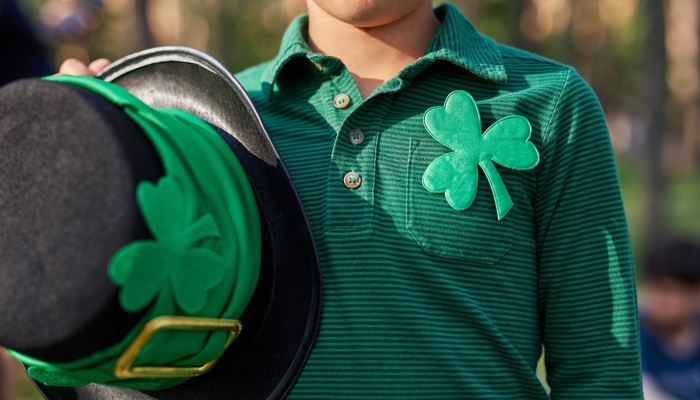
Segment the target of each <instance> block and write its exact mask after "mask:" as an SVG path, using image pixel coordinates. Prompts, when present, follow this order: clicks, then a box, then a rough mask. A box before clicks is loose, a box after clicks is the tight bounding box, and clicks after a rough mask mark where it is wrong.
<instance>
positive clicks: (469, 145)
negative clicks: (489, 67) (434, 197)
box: [423, 90, 540, 220]
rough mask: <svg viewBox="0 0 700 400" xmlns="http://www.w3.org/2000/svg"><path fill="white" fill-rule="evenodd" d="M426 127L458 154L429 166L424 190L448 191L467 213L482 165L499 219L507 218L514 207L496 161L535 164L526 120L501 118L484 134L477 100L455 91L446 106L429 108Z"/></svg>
mask: <svg viewBox="0 0 700 400" xmlns="http://www.w3.org/2000/svg"><path fill="white" fill-rule="evenodd" d="M423 123H424V124H425V128H426V129H427V130H428V133H430V135H431V136H433V137H434V138H435V139H436V140H437V141H439V142H440V143H442V144H443V145H445V146H447V147H449V148H450V149H452V150H454V151H453V152H450V153H447V154H445V155H442V156H440V157H439V158H437V159H436V160H434V161H433V162H432V163H431V164H430V165H429V166H428V168H427V169H426V170H425V173H424V174H423V186H424V187H425V188H426V189H427V190H428V191H430V192H432V193H443V192H444V193H445V198H446V199H447V202H448V203H449V205H450V206H452V208H454V209H455V210H458V211H462V210H466V209H467V208H469V207H470V206H471V205H472V203H473V202H474V198H475V196H476V190H477V186H478V181H479V175H478V169H477V165H478V166H479V167H481V169H482V170H483V171H484V174H485V175H486V178H487V179H488V181H489V184H490V185H491V190H492V192H493V197H494V200H495V202H496V211H497V213H498V219H499V220H500V219H503V218H504V217H505V216H506V214H508V211H510V209H511V207H513V200H512V199H511V198H510V195H509V194H508V189H507V188H506V185H505V184H504V183H503V179H502V178H501V175H500V174H499V173H498V170H497V169H496V166H495V165H494V164H493V163H494V162H496V163H498V164H500V165H502V166H504V167H507V168H511V169H516V170H529V169H532V168H535V166H537V164H538V163H539V160H540V156H539V153H538V152H537V148H536V147H535V145H534V144H532V143H531V142H529V139H530V134H531V132H532V129H531V127H530V123H529V122H528V121H527V119H525V118H524V117H521V116H509V117H505V118H501V119H499V120H498V121H496V122H495V123H494V124H493V125H491V126H490V127H489V128H488V129H487V130H486V132H484V134H483V135H482V134H481V117H480V116H479V109H478V108H477V107H476V103H475V102H474V98H473V97H472V96H471V95H470V94H469V93H467V92H465V91H463V90H457V91H454V92H452V93H450V94H449V95H448V96H447V99H445V106H444V107H432V108H429V109H428V110H427V111H426V112H425V114H424V115H423Z"/></svg>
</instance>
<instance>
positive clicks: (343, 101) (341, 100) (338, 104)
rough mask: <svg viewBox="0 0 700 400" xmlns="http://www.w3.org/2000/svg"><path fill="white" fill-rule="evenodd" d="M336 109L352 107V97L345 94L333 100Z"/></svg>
mask: <svg viewBox="0 0 700 400" xmlns="http://www.w3.org/2000/svg"><path fill="white" fill-rule="evenodd" d="M333 105H334V106H335V108H345V107H347V106H349V105H350V96H348V95H347V94H345V93H340V94H338V95H336V96H335V98H334V99H333Z"/></svg>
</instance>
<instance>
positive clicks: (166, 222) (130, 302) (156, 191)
mask: <svg viewBox="0 0 700 400" xmlns="http://www.w3.org/2000/svg"><path fill="white" fill-rule="evenodd" d="M136 198H137V200H138V204H139V207H140V209H141V213H142V214H143V217H144V219H145V221H146V223H147V225H148V227H149V229H150V230H151V233H152V234H153V236H154V237H155V239H156V240H139V241H135V242H132V243H130V244H128V245H126V246H124V247H123V248H121V249H120V250H119V251H118V252H117V254H115V255H114V257H112V260H111V261H110V264H109V275H110V277H111V278H112V280H113V281H114V282H115V283H116V284H117V285H119V286H121V287H122V289H121V291H120V293H119V300H120V304H121V305H122V307H123V308H124V309H125V310H126V311H129V312H136V311H139V310H141V309H143V308H144V307H146V306H147V305H148V304H150V303H151V301H153V299H154V298H156V296H157V295H158V294H159V293H161V292H162V291H164V290H171V291H172V293H173V295H174V296H173V297H174V299H175V301H176V302H177V304H178V306H179V307H180V308H181V309H182V310H183V311H184V312H185V313H187V314H190V315H192V314H196V313H197V312H199V311H201V310H202V309H203V308H204V306H205V305H206V302H207V296H208V292H209V291H210V290H211V289H213V288H214V287H216V286H217V285H219V284H220V283H221V281H222V280H223V277H224V262H223V259H222V258H221V256H220V255H219V254H217V253H215V252H214V251H212V250H209V249H206V248H198V247H194V246H193V245H194V244H196V243H197V242H198V241H200V240H202V239H204V238H211V237H219V236H220V233H219V229H218V227H217V226H216V222H215V221H214V218H213V217H212V216H211V214H205V215H203V216H202V217H201V218H199V219H198V220H196V221H194V222H193V223H191V224H188V221H187V215H188V213H187V204H186V201H187V198H186V197H185V195H184V193H183V191H182V189H181V188H180V186H179V185H178V184H177V182H176V181H175V179H173V178H172V177H169V176H165V177H163V178H161V179H160V180H159V181H158V183H157V185H154V184H152V183H151V182H148V181H143V182H141V183H139V185H138V187H137V189H136Z"/></svg>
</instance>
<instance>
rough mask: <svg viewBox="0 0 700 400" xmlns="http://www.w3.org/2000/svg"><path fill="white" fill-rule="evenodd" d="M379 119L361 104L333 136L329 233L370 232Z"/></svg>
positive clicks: (376, 111)
mask: <svg viewBox="0 0 700 400" xmlns="http://www.w3.org/2000/svg"><path fill="white" fill-rule="evenodd" d="M382 118H383V117H382V113H381V111H378V110H377V109H376V108H375V107H368V106H366V105H365V104H362V105H360V106H358V107H357V108H356V109H355V110H354V111H353V113H352V114H351V115H350V116H349V117H348V118H347V119H346V121H345V123H344V124H343V125H342V126H341V128H340V130H339V133H338V135H337V136H336V141H335V144H334V146H333V153H332V159H331V171H330V173H329V181H328V199H329V202H328V205H327V209H326V211H327V213H326V231H327V233H328V234H343V233H348V232H360V231H367V230H369V229H371V226H372V219H373V213H374V190H375V188H374V184H375V177H376V168H375V165H376V151H377V141H376V140H375V138H376V130H377V126H379V124H380V123H381V120H382ZM360 127H361V128H362V129H360Z"/></svg>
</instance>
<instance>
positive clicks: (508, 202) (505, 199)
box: [479, 159, 513, 221]
mask: <svg viewBox="0 0 700 400" xmlns="http://www.w3.org/2000/svg"><path fill="white" fill-rule="evenodd" d="M479 166H480V167H481V169H482V170H483V171H484V174H486V178H487V179H488V180H489V184H490V185H491V192H493V199H494V200H495V201H496V212H497V213H498V220H499V221H500V220H501V219H503V218H505V216H506V214H508V211H510V209H511V207H513V199H511V198H510V195H509V194H508V188H506V184H505V183H503V179H501V174H499V173H498V170H497V169H496V166H495V165H493V161H491V160H490V159H487V160H485V161H482V162H480V163H479Z"/></svg>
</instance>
